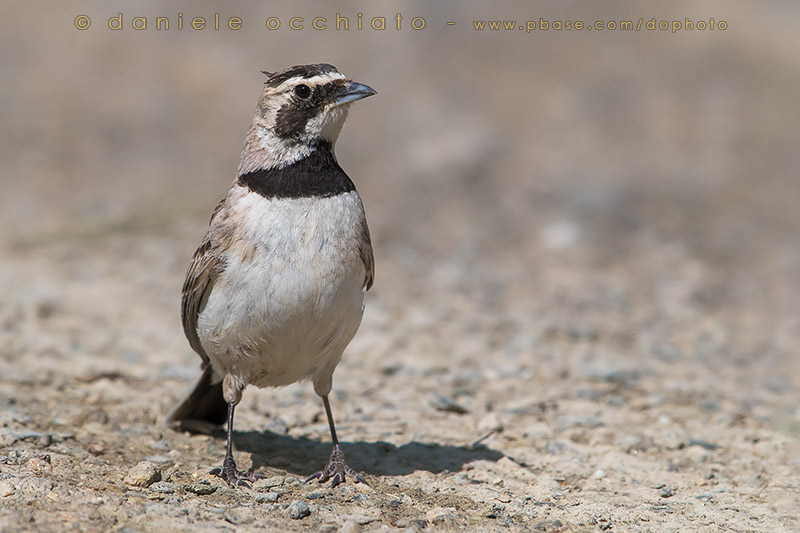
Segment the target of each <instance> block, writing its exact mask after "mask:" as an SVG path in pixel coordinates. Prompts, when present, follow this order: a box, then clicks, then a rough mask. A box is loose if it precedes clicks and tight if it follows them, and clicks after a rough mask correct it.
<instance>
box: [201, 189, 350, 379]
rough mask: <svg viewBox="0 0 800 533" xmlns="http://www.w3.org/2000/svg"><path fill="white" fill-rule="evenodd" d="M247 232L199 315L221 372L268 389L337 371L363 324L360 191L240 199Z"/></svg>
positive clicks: (205, 345)
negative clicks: (345, 350) (299, 196)
mask: <svg viewBox="0 0 800 533" xmlns="http://www.w3.org/2000/svg"><path fill="white" fill-rule="evenodd" d="M234 205H235V208H236V211H237V214H236V217H237V219H238V220H242V221H243V223H242V224H241V225H240V226H239V227H240V228H243V229H242V237H243V238H242V239H238V240H237V242H239V243H247V245H242V246H234V247H232V249H231V250H230V251H229V252H227V254H226V256H225V261H226V266H225V270H224V272H222V273H221V274H220V276H219V278H218V279H217V281H216V282H215V284H214V287H213V290H212V292H211V295H210V297H209V299H208V302H207V304H206V306H205V308H204V309H203V312H202V313H201V314H200V315H199V317H198V328H197V329H198V336H199V338H200V342H201V343H202V345H203V348H204V349H205V351H206V353H208V355H209V357H210V358H211V362H212V364H213V366H214V369H215V370H216V371H217V372H218V373H220V374H223V375H224V374H232V375H233V376H235V377H236V378H238V379H240V380H241V381H242V382H243V383H244V384H253V385H256V386H259V387H265V386H277V385H288V384H290V383H293V382H295V381H298V380H300V379H303V378H312V379H314V382H315V387H316V388H317V389H319V386H318V384H319V385H322V388H323V389H324V388H326V387H325V384H326V383H327V388H328V389H329V388H330V379H331V375H332V374H333V370H334V368H335V367H336V364H337V363H338V362H339V359H340V358H341V356H342V352H343V351H344V349H345V347H346V346H347V344H348V343H349V342H350V340H351V339H352V338H353V336H354V335H355V333H356V330H357V329H358V326H359V324H360V323H361V315H362V312H363V303H364V289H363V285H364V276H365V267H364V264H363V261H362V259H361V256H360V253H359V249H358V239H359V236H360V232H361V227H362V224H363V223H364V222H363V221H364V213H363V208H362V206H361V200H360V199H359V197H358V194H357V193H356V192H355V191H353V192H350V193H346V194H341V195H338V196H334V197H331V198H297V199H280V200H274V199H266V198H263V197H261V196H259V195H257V194H254V193H248V194H246V195H244V196H242V197H240V198H238V199H237V201H236V202H235V204H234Z"/></svg>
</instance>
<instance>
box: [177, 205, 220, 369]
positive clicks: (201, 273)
mask: <svg viewBox="0 0 800 533" xmlns="http://www.w3.org/2000/svg"><path fill="white" fill-rule="evenodd" d="M224 203H225V200H223V201H221V202H220V203H219V205H217V207H216V209H214V213H213V214H212V215H211V221H210V224H209V229H208V231H207V232H206V236H205V239H204V240H203V244H201V245H200V246H199V247H198V248H197V250H195V252H194V255H193V256H192V262H191V263H189V269H188V271H187V272H186V280H185V281H184V283H183V292H182V294H181V320H182V321H183V332H184V333H185V334H186V338H187V339H189V344H190V345H191V346H192V349H193V350H194V351H195V352H197V353H198V354H199V355H200V357H201V358H202V359H203V367H205V366H206V364H208V362H209V358H208V354H206V352H205V350H204V349H203V346H202V345H201V344H200V339H199V338H198V336H197V316H198V315H199V314H200V313H201V312H202V311H203V308H204V307H205V304H206V302H207V301H208V297H209V296H210V295H211V291H212V289H213V288H214V282H215V281H216V279H217V276H219V274H220V272H222V271H223V270H224V269H225V261H224V259H222V257H221V254H220V248H221V247H220V240H221V239H222V238H224V236H225V232H224V231H222V227H221V224H218V223H217V221H218V215H219V214H220V211H221V209H222V206H223V204H224Z"/></svg>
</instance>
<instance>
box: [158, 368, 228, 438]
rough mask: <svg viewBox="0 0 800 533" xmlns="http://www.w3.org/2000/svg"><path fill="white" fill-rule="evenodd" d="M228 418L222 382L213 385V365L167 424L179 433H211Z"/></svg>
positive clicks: (204, 373) (171, 415) (170, 416)
mask: <svg viewBox="0 0 800 533" xmlns="http://www.w3.org/2000/svg"><path fill="white" fill-rule="evenodd" d="M227 416H228V404H227V402H226V401H225V398H224V397H223V395H222V382H221V381H220V382H218V383H213V373H212V370H211V365H207V366H206V368H205V369H204V370H203V375H202V376H201V377H200V381H198V382H197V385H195V387H194V389H193V390H192V392H191V394H189V396H188V397H187V398H186V399H185V400H184V401H183V402H182V403H181V404H180V405H179V406H178V407H177V408H176V409H175V410H174V411H172V413H170V415H169V416H168V417H167V423H168V424H169V425H170V427H171V428H173V429H176V430H179V431H190V432H192V433H211V432H212V431H213V430H215V429H216V428H218V427H219V426H220V425H222V424H224V423H225V420H226V419H227Z"/></svg>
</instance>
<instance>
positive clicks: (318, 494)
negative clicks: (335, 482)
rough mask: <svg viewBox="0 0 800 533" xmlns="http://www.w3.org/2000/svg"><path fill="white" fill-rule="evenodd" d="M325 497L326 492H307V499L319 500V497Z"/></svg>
mask: <svg viewBox="0 0 800 533" xmlns="http://www.w3.org/2000/svg"><path fill="white" fill-rule="evenodd" d="M324 497H325V493H324V492H309V493H308V494H306V499H307V500H319V499H322V498H324Z"/></svg>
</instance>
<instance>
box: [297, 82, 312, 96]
mask: <svg viewBox="0 0 800 533" xmlns="http://www.w3.org/2000/svg"><path fill="white" fill-rule="evenodd" d="M294 94H296V95H297V96H298V97H300V98H303V99H305V98H308V97H309V96H311V88H310V87H309V86H308V85H303V84H301V85H298V86H297V87H295V88H294Z"/></svg>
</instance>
